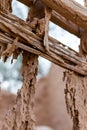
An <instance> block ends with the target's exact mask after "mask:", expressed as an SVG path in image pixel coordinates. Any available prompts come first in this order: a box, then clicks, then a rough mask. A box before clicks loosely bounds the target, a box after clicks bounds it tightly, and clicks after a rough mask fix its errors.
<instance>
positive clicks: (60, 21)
mask: <svg viewBox="0 0 87 130" xmlns="http://www.w3.org/2000/svg"><path fill="white" fill-rule="evenodd" d="M18 1H20V2H21V3H23V4H25V5H27V6H29V7H30V6H31V3H30V1H27V0H18ZM51 21H52V22H54V23H55V24H56V25H58V26H60V27H62V28H63V29H65V30H67V31H69V32H70V33H72V34H74V35H76V36H77V37H79V38H80V36H81V32H82V31H83V29H82V28H80V27H79V26H77V25H76V24H74V23H73V22H71V21H70V20H67V19H66V18H64V17H63V16H61V15H60V14H59V13H57V12H55V11H54V10H53V11H52V17H51Z"/></svg>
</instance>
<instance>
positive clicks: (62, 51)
mask: <svg viewBox="0 0 87 130" xmlns="http://www.w3.org/2000/svg"><path fill="white" fill-rule="evenodd" d="M0 30H1V31H2V32H3V35H1V37H0V41H1V43H5V41H7V40H8V42H7V43H9V40H11V39H13V40H11V41H10V43H11V44H12V41H14V39H15V38H16V37H19V40H18V43H17V46H20V48H22V49H25V50H26V49H27V51H30V52H31V51H32V52H33V53H35V54H37V55H40V56H42V57H44V58H46V59H48V60H50V61H52V62H53V63H55V64H57V65H60V66H62V67H64V68H67V69H70V70H73V71H75V72H77V73H79V74H82V75H87V71H86V70H87V68H86V64H87V63H86V61H85V59H82V58H81V57H79V54H78V53H76V52H75V51H73V50H72V49H70V48H68V49H66V46H65V45H63V44H61V43H60V42H59V41H57V40H55V39H53V38H51V37H49V50H50V51H49V52H46V51H45V48H44V46H43V42H42V39H41V38H40V37H38V36H37V35H35V34H34V33H32V32H31V28H30V27H29V26H28V24H27V23H26V22H24V21H23V20H20V19H19V18H17V17H14V16H13V15H11V14H9V15H8V14H5V13H2V12H0ZM6 33H7V35H6ZM19 43H20V44H19ZM24 46H25V47H24ZM82 66H85V67H84V68H82Z"/></svg>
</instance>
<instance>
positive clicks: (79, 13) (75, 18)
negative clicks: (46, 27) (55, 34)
mask: <svg viewBox="0 0 87 130" xmlns="http://www.w3.org/2000/svg"><path fill="white" fill-rule="evenodd" d="M42 1H43V2H44V3H45V4H46V5H47V6H49V7H50V8H52V9H53V10H55V11H56V12H58V13H59V14H61V15H62V16H64V17H65V18H66V19H68V20H71V21H72V22H73V23H75V24H77V25H78V26H79V27H82V28H83V29H85V30H87V9H86V8H85V7H83V6H81V5H80V4H78V3H77V2H75V1H74V0H42Z"/></svg>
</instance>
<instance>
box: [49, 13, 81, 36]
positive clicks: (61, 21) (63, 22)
mask: <svg viewBox="0 0 87 130" xmlns="http://www.w3.org/2000/svg"><path fill="white" fill-rule="evenodd" d="M51 21H52V22H53V23H54V24H56V25H58V26H60V27H61V28H63V29H65V30H66V31H68V32H70V33H72V34H74V35H76V36H77V37H79V38H80V37H81V32H83V29H82V28H80V27H79V26H77V25H76V24H74V23H73V22H71V21H70V20H68V19H66V18H64V17H63V16H62V15H60V14H59V13H57V12H55V11H52V17H51Z"/></svg>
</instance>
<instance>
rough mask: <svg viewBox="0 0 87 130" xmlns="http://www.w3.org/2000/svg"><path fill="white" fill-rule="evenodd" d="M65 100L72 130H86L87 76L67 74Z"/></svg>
mask: <svg viewBox="0 0 87 130" xmlns="http://www.w3.org/2000/svg"><path fill="white" fill-rule="evenodd" d="M65 100H66V106H67V111H68V113H69V114H70V116H71V118H72V120H73V130H87V76H85V77H84V76H81V75H78V74H75V73H74V72H70V71H69V72H67V74H66V89H65Z"/></svg>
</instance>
